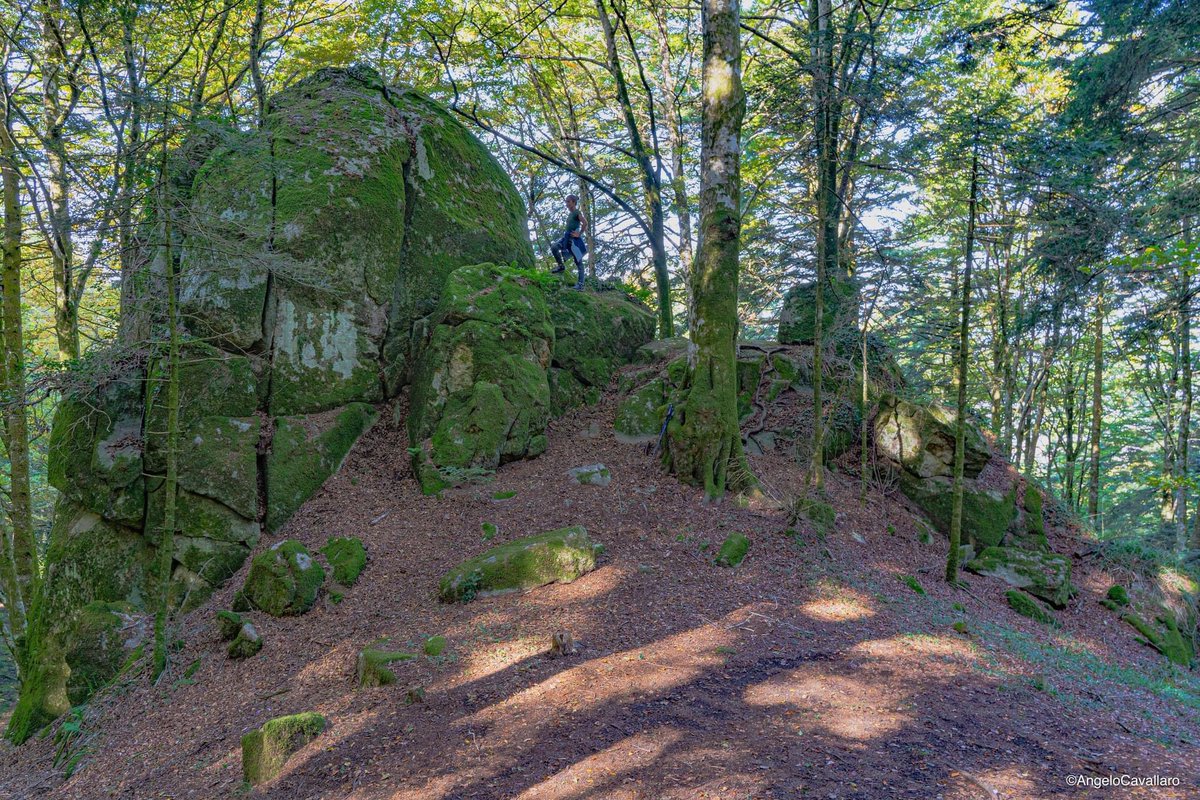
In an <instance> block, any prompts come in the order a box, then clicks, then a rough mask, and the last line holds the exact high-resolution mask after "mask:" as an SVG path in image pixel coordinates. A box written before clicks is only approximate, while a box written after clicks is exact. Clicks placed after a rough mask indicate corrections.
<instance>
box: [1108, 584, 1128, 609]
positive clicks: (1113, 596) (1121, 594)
mask: <svg viewBox="0 0 1200 800" xmlns="http://www.w3.org/2000/svg"><path fill="white" fill-rule="evenodd" d="M1105 597H1106V598H1107V599H1108V600H1110V601H1112V602H1113V603H1115V604H1116V605H1118V606H1127V605H1129V591H1128V590H1127V589H1126V588H1125V587H1124V586H1121V585H1119V584H1114V585H1113V586H1110V587H1108V593H1107V594H1106V595H1105Z"/></svg>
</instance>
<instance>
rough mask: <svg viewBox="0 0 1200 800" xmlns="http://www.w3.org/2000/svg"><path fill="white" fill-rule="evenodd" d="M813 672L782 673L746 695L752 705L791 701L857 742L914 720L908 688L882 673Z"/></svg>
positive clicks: (815, 721) (816, 723) (815, 723)
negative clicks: (876, 675)
mask: <svg viewBox="0 0 1200 800" xmlns="http://www.w3.org/2000/svg"><path fill="white" fill-rule="evenodd" d="M813 672H814V670H813V669H812V668H810V667H805V668H803V669H799V670H795V671H792V672H788V673H784V674H782V675H777V676H775V677H773V678H771V679H770V680H768V681H765V682H763V683H760V684H757V685H755V686H751V687H749V688H748V689H747V690H746V692H745V693H744V695H743V696H744V698H745V700H746V702H747V703H748V704H750V705H752V706H790V707H791V708H793V709H795V710H797V711H801V712H804V714H805V715H806V716H807V717H808V720H806V721H807V722H808V724H809V725H811V726H812V727H819V728H822V729H825V730H828V731H829V732H830V733H833V734H835V735H837V736H840V737H842V738H843V739H847V740H850V741H854V742H867V741H869V740H871V739H875V738H878V737H880V736H885V735H887V734H888V733H891V732H893V731H895V730H897V729H899V728H900V727H901V726H903V725H905V724H906V723H908V722H909V721H910V720H911V719H912V714H911V713H910V712H911V708H910V709H907V710H902V706H903V704H904V703H905V701H906V700H907V699H908V698H909V696H910V694H909V692H907V691H905V690H902V689H898V688H896V687H895V686H891V685H889V684H888V683H886V682H883V681H880V680H879V679H878V678H871V679H859V678H849V677H843V676H838V675H832V676H824V675H821V674H813ZM914 688H919V687H914ZM802 724H803V723H802Z"/></svg>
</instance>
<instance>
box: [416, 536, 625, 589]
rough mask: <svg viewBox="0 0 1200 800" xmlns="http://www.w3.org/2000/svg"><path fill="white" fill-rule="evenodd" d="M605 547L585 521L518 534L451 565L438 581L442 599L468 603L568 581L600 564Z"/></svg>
mask: <svg viewBox="0 0 1200 800" xmlns="http://www.w3.org/2000/svg"><path fill="white" fill-rule="evenodd" d="M602 549H603V548H602V547H601V546H600V545H599V544H597V543H595V542H593V541H592V540H591V539H590V538H589V537H588V534H587V530H586V529H585V528H584V527H583V526H582V525H572V526H571V527H568V528H560V529H558V530H554V531H547V532H545V533H539V534H538V535H536V536H529V537H526V538H524V539H517V540H516V541H513V542H508V543H507V544H502V545H499V546H497V547H493V548H492V549H490V550H486V551H484V552H483V553H481V554H479V555H478V556H476V557H475V558H471V559H468V560H466V561H464V562H462V563H461V564H459V565H458V566H457V567H455V568H454V569H452V570H450V571H449V572H448V573H446V575H445V577H443V578H442V580H441V582H440V583H439V584H438V596H439V597H441V599H442V601H443V602H447V603H454V602H462V603H466V602H470V601H471V600H474V599H475V598H476V597H487V596H490V595H497V594H503V593H506V592H515V591H520V590H522V589H532V588H535V587H538V586H545V585H546V584H548V583H570V582H571V581H573V580H575V579H576V578H578V577H580V576H581V575H584V574H586V573H588V572H591V571H592V570H593V569H595V568H596V556H597V555H599V553H600V552H601V550H602Z"/></svg>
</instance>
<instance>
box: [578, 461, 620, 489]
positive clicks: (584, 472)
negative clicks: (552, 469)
mask: <svg viewBox="0 0 1200 800" xmlns="http://www.w3.org/2000/svg"><path fill="white" fill-rule="evenodd" d="M567 476H568V477H570V479H571V482H572V483H577V484H579V485H580V486H608V484H609V483H611V482H612V473H611V472H609V470H608V467H606V466H604V465H603V464H588V465H587V466H584V467H572V468H571V469H569V470H567Z"/></svg>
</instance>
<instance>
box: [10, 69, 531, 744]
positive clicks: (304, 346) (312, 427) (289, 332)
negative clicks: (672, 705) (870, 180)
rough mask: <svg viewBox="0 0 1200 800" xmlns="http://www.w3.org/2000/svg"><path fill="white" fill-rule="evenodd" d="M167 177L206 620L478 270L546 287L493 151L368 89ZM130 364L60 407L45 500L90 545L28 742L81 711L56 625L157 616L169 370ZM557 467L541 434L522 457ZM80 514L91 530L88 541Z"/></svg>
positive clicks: (313, 89)
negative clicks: (488, 266)
mask: <svg viewBox="0 0 1200 800" xmlns="http://www.w3.org/2000/svg"><path fill="white" fill-rule="evenodd" d="M170 162H171V167H170V171H171V174H170V175H169V181H168V188H169V192H170V195H169V196H170V198H171V201H172V202H173V203H175V204H176V206H177V208H176V210H177V212H178V213H177V216H176V219H177V220H179V221H180V224H179V225H178V226H177V228H176V233H177V235H178V245H179V246H178V247H175V248H173V251H172V254H173V255H174V256H175V257H176V258H177V259H178V267H179V270H180V279H181V280H180V302H181V310H182V315H183V317H184V319H185V325H186V328H185V330H184V335H185V336H186V337H192V338H190V339H188V340H187V341H186V342H185V345H184V347H183V350H182V363H181V364H180V369H179V383H178V385H179V390H180V397H181V401H182V403H181V407H180V414H179V423H180V432H181V440H180V442H181V446H182V450H183V452H182V454H181V455H182V458H181V464H180V477H179V481H180V491H179V493H178V495H177V500H178V505H179V509H178V510H179V514H178V523H177V530H176V531H175V536H174V541H173V542H172V545H171V546H172V548H173V551H174V552H173V556H174V559H175V563H174V565H173V569H172V572H171V577H170V580H171V586H170V587H169V597H170V599H171V602H172V603H173V604H174V606H176V607H180V606H182V607H184V608H191V607H194V606H195V605H196V604H197V603H199V602H200V601H202V600H203V598H204V597H205V596H206V595H207V594H208V593H209V592H211V590H212V588H213V587H214V586H216V585H217V584H219V582H220V581H222V580H224V579H225V578H227V577H228V576H229V575H230V574H232V573H233V572H234V571H236V570H237V569H238V568H239V567H240V566H241V564H242V563H243V562H244V559H245V558H246V556H247V555H248V553H249V552H251V549H252V548H253V546H254V543H255V541H256V540H257V537H258V533H257V531H258V529H259V524H258V523H259V520H260V519H265V520H266V525H267V528H268V529H269V530H271V531H275V530H278V529H279V527H280V526H281V525H282V524H283V523H284V522H285V521H286V520H287V519H288V518H289V517H290V516H291V515H292V514H293V513H294V512H295V510H296V509H297V508H298V507H299V506H300V505H301V504H302V503H303V502H304V501H305V500H307V499H308V498H309V497H311V496H312V494H313V493H314V492H315V491H316V490H317V489H318V488H319V487H320V485H321V484H322V482H323V481H324V480H325V479H326V478H328V477H329V475H331V474H332V473H333V472H334V471H336V469H337V465H338V464H339V463H340V462H341V460H342V458H343V457H344V455H345V454H346V452H347V451H348V450H349V449H350V445H351V444H352V443H353V441H354V440H355V439H356V438H357V437H358V436H359V435H360V434H361V433H362V432H363V431H364V430H365V429H366V428H367V426H368V425H369V424H370V421H371V420H373V419H374V416H375V413H374V410H373V409H371V408H370V406H369V405H364V404H371V403H374V402H376V401H378V400H382V399H385V396H386V397H392V396H394V395H395V394H397V393H398V391H399V390H400V388H401V387H402V386H403V385H404V384H405V383H406V381H408V380H409V379H410V378H411V376H412V374H413V372H414V367H415V360H416V356H417V355H418V354H419V352H420V350H421V349H422V348H423V347H424V345H425V336H424V335H423V334H422V333H421V331H424V330H426V327H427V322H422V321H424V320H426V318H427V317H428V316H429V315H430V313H431V312H433V311H434V310H435V308H436V306H437V303H438V300H439V297H440V295H441V293H442V290H443V286H444V285H445V283H446V279H447V276H449V275H450V273H452V272H453V271H454V270H455V269H456V268H458V267H461V266H464V265H470V264H479V263H483V262H494V263H504V264H516V265H518V266H524V267H531V266H532V264H533V254H532V249H531V248H530V246H529V242H528V234H527V227H526V221H525V210H524V204H523V203H522V201H521V198H520V195H519V194H518V193H517V192H516V190H515V189H514V188H513V186H512V183H511V181H510V180H509V178H508V177H507V175H506V174H505V173H504V171H503V169H501V167H500V165H499V164H498V162H497V161H496V160H495V159H494V158H493V157H492V156H491V155H490V154H489V153H488V151H487V149H486V148H485V147H484V146H483V144H482V143H480V142H479V141H478V140H477V139H475V137H473V136H472V135H471V134H470V132H469V131H468V130H467V129H466V128H465V127H464V126H463V125H462V124H461V123H460V122H459V121H458V120H456V119H455V118H454V117H453V116H452V115H451V114H449V113H448V112H447V111H446V110H445V109H443V108H441V107H440V106H438V105H437V104H436V103H434V102H433V101H431V100H429V99H428V98H426V97H424V96H422V95H421V94H419V93H418V92H415V91H412V90H409V89H402V88H391V87H385V86H384V84H383V82H382V81H381V80H380V78H379V75H378V74H376V73H374V72H373V71H372V70H370V69H365V68H350V69H330V70H322V71H320V72H318V73H317V74H315V75H313V76H312V77H310V78H308V79H305V80H302V81H299V82H296V83H293V84H292V85H290V86H289V87H288V88H287V89H286V90H285V91H284V92H283V93H281V94H280V95H278V96H277V97H274V98H272V99H271V100H270V102H269V103H268V107H267V113H266V115H265V118H264V120H263V125H262V127H261V129H258V130H253V131H237V130H234V129H232V128H229V129H221V128H220V127H219V126H214V125H208V124H206V125H205V126H204V128H203V130H198V131H196V132H195V133H194V134H193V135H192V136H191V137H190V138H189V139H188V141H187V142H185V143H184V145H183V146H182V147H181V148H180V150H179V151H178V152H177V153H173V154H172V155H171V158H170ZM161 266H162V265H159V266H158V267H156V269H155V270H149V271H148V272H152V273H153V274H156V275H160V274H162V269H161ZM133 283H136V286H135V285H132V284H131V290H132V291H134V292H136V297H137V299H138V302H137V303H135V304H131V305H130V307H129V308H128V309H126V311H127V312H128V313H127V316H126V318H123V319H122V328H123V329H125V330H128V331H130V332H131V333H132V336H131V338H130V341H139V342H140V341H144V339H145V336H146V335H147V334H148V331H149V329H150V326H151V325H152V324H153V322H154V321H155V320H156V319H161V314H162V312H163V309H162V308H161V306H160V307H156V306H155V304H156V303H161V302H162V300H163V296H162V293H161V292H160V291H157V289H158V288H159V287H157V286H155V285H154V284H153V282H137V281H134V282H133ZM118 355H120V356H121V358H112V359H107V360H105V363H106V371H105V372H104V373H103V375H101V376H99V377H98V378H97V380H96V384H97V385H98V386H100V387H101V388H98V389H95V390H91V391H88V392H82V393H79V394H77V395H71V396H69V397H67V398H65V399H64V402H63V403H62V404H61V410H60V411H59V412H58V415H57V419H56V422H55V424H54V429H53V433H52V436H51V442H50V444H51V453H50V464H49V467H50V469H49V476H50V481H51V483H52V484H53V485H54V486H55V488H57V489H59V490H60V491H61V492H62V494H63V497H64V498H65V502H64V503H63V504H62V508H61V510H60V512H59V515H60V517H61V519H58V520H56V524H55V527H56V529H59V530H62V531H67V530H68V529H78V530H79V531H80V533H79V534H78V535H75V536H72V537H66V536H65V535H64V536H61V537H59V538H60V539H63V540H64V543H62V544H60V545H59V546H57V547H56V546H55V545H54V544H53V543H52V545H51V554H50V558H49V560H48V562H47V570H46V582H45V583H46V586H45V594H46V598H45V599H44V600H41V601H35V604H37V603H41V604H42V605H43V606H44V608H45V609H46V613H45V614H43V615H40V616H37V617H36V618H34V629H33V630H31V632H30V637H31V639H32V640H34V641H36V642H38V646H37V648H36V649H37V650H38V652H39V653H41V654H42V656H39V657H38V659H40V660H42V661H44V664H43V665H42V666H39V667H38V669H39V670H42V671H44V672H45V674H46V675H48V676H52V678H51V679H49V683H50V684H53V686H52V688H49V689H47V688H45V685H47V684H46V682H44V681H41V682H40V681H37V680H31V681H27V686H28V687H29V688H28V689H27V694H28V696H29V698H30V699H29V700H28V701H27V702H25V703H24V704H23V706H22V709H23V710H22V712H21V715H20V719H19V720H18V722H19V723H20V726H21V727H22V728H23V729H24V735H28V732H29V728H30V726H31V725H33V724H35V723H36V724H40V723H41V722H42V721H44V720H45V715H47V714H54V713H61V711H64V710H65V708H62V705H63V702H65V699H64V700H62V702H60V701H59V699H54V700H52V701H48V700H47V698H48V697H50V696H53V697H54V698H65V694H64V689H63V681H64V680H65V678H63V677H62V676H63V675H65V666H64V662H63V660H62V652H63V646H64V639H63V637H65V636H66V634H67V628H64V627H62V625H60V624H59V622H58V620H60V619H65V620H67V622H68V623H69V621H70V619H71V618H72V615H73V614H74V613H75V612H76V611H78V609H79V608H82V606H83V605H86V604H87V603H88V602H91V601H93V600H101V601H104V602H117V601H128V602H131V603H133V604H134V605H137V606H140V605H142V604H143V601H144V598H147V597H153V596H156V595H157V589H158V587H157V586H156V585H155V580H156V575H155V573H154V571H153V570H151V569H147V568H146V566H147V565H151V564H154V563H155V558H154V555H155V553H154V549H155V546H156V545H157V544H158V542H160V541H161V537H160V534H159V531H158V527H157V526H158V525H159V523H160V522H161V509H162V507H163V504H164V501H165V495H164V493H163V479H162V472H163V469H164V467H165V453H166V449H165V444H166V404H165V397H166V387H167V384H166V381H165V377H166V375H167V370H166V363H165V360H164V359H163V358H162V357H161V356H160V355H154V356H152V357H150V358H148V359H145V360H144V361H138V360H137V359H136V358H130V356H129V355H128V354H127V353H125V352H124V351H122V352H121V353H118ZM135 355H136V353H135ZM548 355H549V354H548V353H547V354H546V357H547V358H548ZM112 363H117V364H121V365H128V367H127V368H124V367H123V369H124V371H123V372H121V371H118V372H116V373H114V372H112V370H111V368H110V366H109V365H111V364H112ZM548 393H549V390H548V388H547V389H545V392H544V394H545V395H548ZM544 446H545V439H544V437H539V435H538V434H536V433H535V434H531V435H530V436H529V437H528V448H527V453H533V452H536V451H537V450H538V448H544ZM264 500H265V508H264V507H261V505H260V504H261V503H262V501H264ZM84 514H94V515H96V519H95V520H92V521H84V522H83V523H82V526H83V527H82V528H81V527H80V524H81V523H80V520H81V519H82V515H84ZM68 539H69V541H68ZM60 556H61V557H62V558H64V559H65V561H64V563H63V564H62V566H61V567H60V566H58V565H57V564H56V563H55V561H54V559H56V558H59V557H60ZM110 562H114V563H110ZM93 565H95V567H94V566H93ZM100 565H104V566H103V568H101V567H100ZM117 585H119V587H120V588H119V590H118V589H114V588H113V587H114V586H117ZM51 609H54V610H53V611H51ZM60 612H61V613H60ZM64 624H66V623H64ZM52 628H53V630H52ZM43 656H44V658H43ZM53 709H58V710H57V711H55V710H53ZM14 719H16V718H14Z"/></svg>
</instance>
